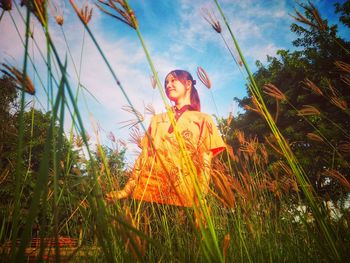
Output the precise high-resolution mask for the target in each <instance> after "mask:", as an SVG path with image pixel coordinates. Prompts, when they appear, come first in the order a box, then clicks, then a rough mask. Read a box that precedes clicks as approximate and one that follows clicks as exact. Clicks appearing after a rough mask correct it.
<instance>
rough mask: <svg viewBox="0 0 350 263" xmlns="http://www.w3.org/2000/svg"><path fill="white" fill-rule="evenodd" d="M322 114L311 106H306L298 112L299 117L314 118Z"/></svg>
mask: <svg viewBox="0 0 350 263" xmlns="http://www.w3.org/2000/svg"><path fill="white" fill-rule="evenodd" d="M320 114H321V112H320V111H319V110H318V109H317V108H315V107H314V106H311V105H304V106H303V108H302V109H301V110H298V113H297V115H298V116H314V115H320Z"/></svg>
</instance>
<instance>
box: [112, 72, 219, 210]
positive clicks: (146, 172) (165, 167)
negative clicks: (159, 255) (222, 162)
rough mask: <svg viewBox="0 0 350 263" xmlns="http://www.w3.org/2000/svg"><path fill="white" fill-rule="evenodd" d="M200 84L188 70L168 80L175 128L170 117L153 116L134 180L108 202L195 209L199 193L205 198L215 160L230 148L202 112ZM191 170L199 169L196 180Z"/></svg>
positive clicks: (169, 76) (166, 82)
mask: <svg viewBox="0 0 350 263" xmlns="http://www.w3.org/2000/svg"><path fill="white" fill-rule="evenodd" d="M195 84H196V82H195V80H193V78H192V76H191V74H190V73H189V72H187V71H184V70H174V71H171V72H170V73H169V74H168V75H167V76H166V78H165V85H164V86H165V92H166V95H167V97H168V98H169V99H170V100H171V101H172V102H174V104H175V106H174V107H173V108H172V110H173V111H174V116H175V120H176V127H173V125H172V124H171V122H170V119H169V116H168V114H167V113H162V114H158V115H155V116H153V118H152V120H151V124H150V126H149V128H148V130H147V134H146V136H145V137H144V138H143V139H142V142H141V148H142V152H141V154H140V156H139V157H138V159H137V161H136V163H135V166H134V170H133V173H132V176H131V177H130V178H129V180H128V182H127V183H126V185H125V187H124V189H123V190H120V191H112V192H110V193H109V194H107V195H106V199H107V200H108V201H109V202H115V201H116V200H118V199H122V198H126V197H129V196H131V197H132V198H133V199H136V200H140V201H147V202H155V203H159V204H168V205H176V206H184V207H191V206H192V205H193V204H194V202H195V201H196V198H197V196H198V193H200V195H201V196H202V197H203V196H205V195H206V193H207V192H208V187H209V179H210V163H211V159H212V157H214V156H215V155H217V154H218V153H220V152H221V151H223V150H224V149H225V144H224V142H223V140H222V138H221V137H220V134H219V131H218V129H217V127H216V126H215V124H214V122H213V120H212V118H211V117H210V116H209V115H207V114H205V113H202V112H200V100H199V96H198V92H197V90H196V88H195ZM176 131H178V134H180V135H181V137H182V138H183V142H184V144H182V145H185V151H187V154H188V155H187V156H189V157H190V158H185V157H184V155H183V154H182V153H183V148H184V147H180V146H179V143H178V140H177V139H176V136H175V133H176ZM188 159H191V161H190V163H188V161H186V160H188ZM191 162H192V164H193V165H192V164H191ZM189 167H194V169H193V168H192V176H191V173H190V171H189V170H190V169H191V168H189ZM193 171H194V173H193ZM193 174H196V177H194V176H193ZM195 185H197V186H198V188H197V191H196V190H195Z"/></svg>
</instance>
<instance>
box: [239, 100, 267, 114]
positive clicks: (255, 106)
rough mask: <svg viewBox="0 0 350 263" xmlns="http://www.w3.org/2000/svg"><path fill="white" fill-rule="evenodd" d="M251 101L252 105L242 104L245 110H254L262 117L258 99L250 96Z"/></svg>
mask: <svg viewBox="0 0 350 263" xmlns="http://www.w3.org/2000/svg"><path fill="white" fill-rule="evenodd" d="M252 103H253V106H249V105H244V106H243V107H244V108H245V109H246V110H250V111H254V112H256V113H257V114H259V115H260V116H261V117H264V113H263V112H262V111H261V107H260V106H259V105H260V103H259V101H258V100H257V99H256V97H255V96H252Z"/></svg>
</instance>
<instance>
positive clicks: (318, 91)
mask: <svg viewBox="0 0 350 263" xmlns="http://www.w3.org/2000/svg"><path fill="white" fill-rule="evenodd" d="M302 83H303V84H304V85H305V86H306V87H308V88H310V89H311V90H312V91H313V92H314V93H315V94H317V95H321V96H323V92H322V91H321V89H320V88H319V87H317V85H316V84H315V83H314V82H312V81H311V80H309V79H308V78H306V79H305V80H304V81H303V82H302Z"/></svg>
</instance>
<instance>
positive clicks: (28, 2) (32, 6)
mask: <svg viewBox="0 0 350 263" xmlns="http://www.w3.org/2000/svg"><path fill="white" fill-rule="evenodd" d="M23 5H25V6H27V7H28V8H29V10H30V11H31V12H32V13H33V14H34V15H35V16H36V18H37V19H38V20H39V22H40V23H41V25H42V26H45V25H47V13H46V12H45V9H46V5H47V0H22V1H21V6H23Z"/></svg>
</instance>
